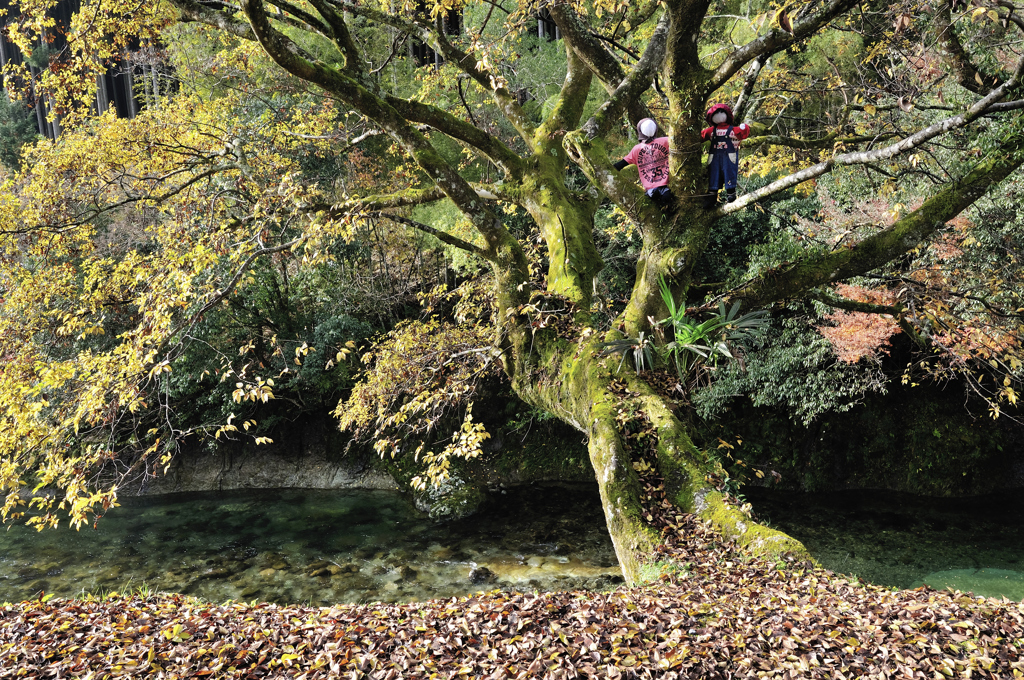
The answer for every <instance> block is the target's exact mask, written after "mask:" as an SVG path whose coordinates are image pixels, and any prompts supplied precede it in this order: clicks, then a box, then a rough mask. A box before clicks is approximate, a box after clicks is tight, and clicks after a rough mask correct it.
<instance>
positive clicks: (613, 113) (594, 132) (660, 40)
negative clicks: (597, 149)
mask: <svg viewBox="0 0 1024 680" xmlns="http://www.w3.org/2000/svg"><path fill="white" fill-rule="evenodd" d="M668 24H669V20H668V13H667V12H666V13H665V14H663V15H662V16H661V19H659V20H658V24H657V26H656V27H655V28H654V35H652V36H651V40H650V42H648V43H647V49H645V50H644V54H643V56H642V57H640V61H639V62H637V65H636V67H634V68H633V70H632V71H630V73H629V75H628V76H627V77H626V78H624V79H623V80H622V82H620V83H619V84H618V86H617V87H616V88H615V90H614V91H613V92H612V95H611V97H609V98H608V100H607V101H606V102H605V103H604V104H602V105H601V106H600V108H598V109H597V111H596V112H595V113H594V115H593V116H591V117H590V120H588V121H587V122H586V124H585V125H584V126H583V132H584V133H585V134H586V135H587V136H588V137H590V138H594V137H597V136H598V135H604V134H607V132H608V130H609V129H611V127H612V125H614V124H615V123H616V122H617V121H618V120H619V118H621V117H622V114H623V113H625V111H626V109H627V108H628V107H629V105H630V103H632V102H633V101H636V100H637V99H639V97H640V95H641V94H643V93H644V91H646V90H647V89H648V88H649V87H650V86H651V81H652V80H653V79H654V74H655V73H656V72H657V71H658V70H659V69H660V68H661V64H662V62H663V61H664V59H665V46H666V43H667V41H668Z"/></svg>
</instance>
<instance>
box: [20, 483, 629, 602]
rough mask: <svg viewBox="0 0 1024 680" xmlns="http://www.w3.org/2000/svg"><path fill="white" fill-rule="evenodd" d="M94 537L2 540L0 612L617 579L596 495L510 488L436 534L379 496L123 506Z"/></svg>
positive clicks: (591, 490) (579, 489)
mask: <svg viewBox="0 0 1024 680" xmlns="http://www.w3.org/2000/svg"><path fill="white" fill-rule="evenodd" d="M122 502H123V505H122V507H119V508H114V509H112V510H111V511H110V512H108V513H107V515H106V516H105V517H103V518H102V519H101V520H100V521H99V523H98V525H97V528H96V529H92V528H83V529H82V530H81V531H79V532H75V531H73V530H70V529H67V528H62V529H58V530H50V531H43V532H36V531H35V530H33V529H28V528H26V527H24V526H14V527H11V528H10V529H9V530H8V531H4V532H0V602H3V601H18V600H22V599H29V598H34V597H38V596H39V593H40V592H41V591H45V592H46V593H52V594H55V595H60V596H65V597H67V596H74V595H80V594H81V593H83V592H87V593H93V594H103V593H106V592H109V591H112V590H122V589H125V588H129V589H131V588H135V587H139V586H142V585H145V586H147V587H149V588H151V589H152V590H161V591H170V592H179V593H186V594H191V595H197V596H199V597H202V598H205V599H207V600H211V601H214V602H221V601H224V600H228V599H234V600H246V601H249V600H254V599H258V600H263V601H269V602H276V603H280V604H298V603H304V604H313V605H329V604H334V603H339V602H370V601H389V602H399V601H414V600H427V599H432V598H438V597H452V596H459V595H466V594H469V593H473V592H477V591H480V590H490V589H493V588H499V587H500V588H503V589H506V590H530V591H533V590H540V591H545V590H571V589H579V588H588V589H607V588H612V587H616V586H617V585H618V584H620V583H621V582H622V577H621V570H620V569H619V567H618V564H617V562H616V559H615V552H614V549H613V547H612V544H611V541H610V539H609V537H608V533H607V530H606V529H605V526H604V514H603V512H602V510H601V504H600V498H599V496H598V494H597V490H596V487H590V486H581V485H573V486H566V485H559V486H545V485H533V486H527V487H519V488H514V489H509V490H507V492H506V494H505V495H499V496H497V498H496V500H495V502H493V503H492V504H491V505H490V506H489V507H488V508H487V509H486V510H485V511H484V512H482V513H480V514H478V515H475V516H473V517H470V518H468V519H465V520H461V521H458V522H451V523H448V524H434V523H433V522H431V521H429V520H428V519H426V518H425V517H424V516H423V515H422V514H420V513H418V512H417V511H416V510H415V509H414V508H413V507H412V505H411V504H410V503H409V501H408V500H407V499H406V498H404V497H402V496H401V495H399V494H397V493H394V492H387V491H309V490H292V489H290V490H277V491H266V490H260V491H246V492H221V493H197V494H176V495H173V496H162V497H152V498H129V499H124V500H123V501H122Z"/></svg>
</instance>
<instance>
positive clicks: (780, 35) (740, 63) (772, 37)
mask: <svg viewBox="0 0 1024 680" xmlns="http://www.w3.org/2000/svg"><path fill="white" fill-rule="evenodd" d="M858 4H859V2H858V0H829V2H826V3H825V6H824V7H822V8H821V9H820V10H818V11H817V12H815V13H814V14H812V15H810V16H807V17H806V18H798V19H797V20H796V21H794V22H793V32H792V33H787V32H786V31H784V30H783V29H782V28H772V29H770V30H769V31H768V32H767V33H766V34H765V35H763V36H761V37H760V38H757V39H756V40H752V41H750V42H749V43H747V44H746V45H744V46H742V47H740V48H738V49H737V50H735V51H734V52H733V53H732V54H730V55H729V56H728V57H727V58H726V60H725V61H724V62H722V63H721V64H720V65H719V66H718V68H717V69H715V72H714V74H713V75H712V76H711V78H710V80H709V81H708V84H707V94H708V95H710V94H711V93H712V92H714V91H715V90H717V89H718V88H720V87H722V86H723V85H725V83H726V82H727V81H728V80H729V79H730V78H732V76H733V75H735V73H736V72H737V71H739V70H740V69H741V68H743V67H744V66H745V65H746V64H748V63H750V62H751V61H753V60H754V59H761V60H762V61H763V60H765V59H767V58H768V57H770V56H771V55H773V54H776V53H778V52H781V51H782V50H784V49H786V48H787V47H789V46H790V45H794V44H796V43H798V42H800V41H801V40H803V39H804V38H809V37H811V36H812V35H814V34H815V33H817V32H818V31H819V30H820V29H821V28H823V27H824V26H826V25H827V24H828V23H829V22H830V21H832V20H833V19H835V18H836V17H837V16H839V15H840V14H842V13H843V12H845V11H847V10H849V9H851V8H852V7H856V6H857V5H858Z"/></svg>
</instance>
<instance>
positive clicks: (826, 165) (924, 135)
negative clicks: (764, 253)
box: [716, 59, 1024, 215]
mask: <svg viewBox="0 0 1024 680" xmlns="http://www.w3.org/2000/svg"><path fill="white" fill-rule="evenodd" d="M1022 69H1024V59H1022V60H1021V61H1020V62H1018V64H1017V69H1016V72H1015V73H1014V75H1013V77H1012V78H1010V80H1008V81H1006V82H1005V83H1003V84H1002V85H1000V86H999V87H997V88H996V89H994V90H992V92H990V93H989V94H988V96H986V97H985V98H983V99H980V100H978V101H977V102H976V103H975V104H973V105H972V106H971V107H970V108H968V109H967V110H966V111H965V112H964V113H961V114H959V115H956V116H951V117H949V118H946V119H945V120H943V121H940V122H938V123H935V124H934V125H929V126H928V127H926V128H924V129H923V130H920V131H918V132H916V133H915V134H913V135H910V136H909V137H906V138H904V139H902V140H900V141H899V142H896V143H895V144H891V145H889V146H886V147H883V148H881V149H875V150H873V151H854V152H851V153H845V154H839V155H837V156H833V157H832V158H830V159H828V160H826V161H822V162H821V163H818V164H817V165H812V166H811V167H809V168H804V169H803V170H800V171H799V172H795V173H793V174H792V175H789V176H787V177H783V178H781V179H778V180H776V181H774V182H772V183H771V184H769V185H767V186H765V187H762V188H761V189H758V190H757V191H754V192H751V193H749V194H745V195H744V196H742V197H740V198H739V199H738V200H736V201H733V202H732V203H727V204H726V205H725V206H723V207H721V208H719V209H718V210H717V211H716V214H717V215H728V214H729V213H733V212H736V211H737V210H742V209H743V208H745V207H746V206H748V205H750V204H751V203H754V202H756V201H759V200H761V199H762V198H765V197H766V196H771V195H772V194H775V193H778V192H779V191H783V190H785V189H788V188H790V187H793V186H796V185H797V184H800V183H802V182H806V181H807V180H810V179H814V178H815V177H821V176H822V175H824V174H826V173H829V172H832V170H833V169H835V168H837V167H841V166H844V165H860V164H863V163H874V162H877V161H880V160H886V159H889V158H893V157H894V156H898V155H899V154H902V153H905V152H907V151H910V150H911V149H915V148H917V147H919V146H921V145H922V144H924V143H925V142H927V141H928V140H930V139H934V138H935V137H938V136H940V135H943V134H946V133H947V132H950V131H951V130H956V129H958V128H962V127H965V126H966V125H969V124H970V123H971V122H973V121H975V120H977V119H978V118H979V117H981V116H982V115H984V114H985V113H986V112H987V111H988V109H989V107H990V106H992V105H993V104H995V103H996V102H998V101H999V100H1000V99H1002V98H1003V96H1004V95H1005V94H1006V92H1007V91H1009V90H1011V89H1013V88H1015V87H1016V86H1017V83H1018V82H1019V79H1020V76H1021V71H1022Z"/></svg>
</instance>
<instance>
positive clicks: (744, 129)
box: [702, 123, 750, 139]
mask: <svg viewBox="0 0 1024 680" xmlns="http://www.w3.org/2000/svg"><path fill="white" fill-rule="evenodd" d="M702 134H703V133H702ZM732 134H733V135H734V136H735V137H736V139H746V138H747V137H749V136H750V126H749V125H747V124H746V123H740V124H739V125H737V126H736V127H734V128H733V129H732Z"/></svg>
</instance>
